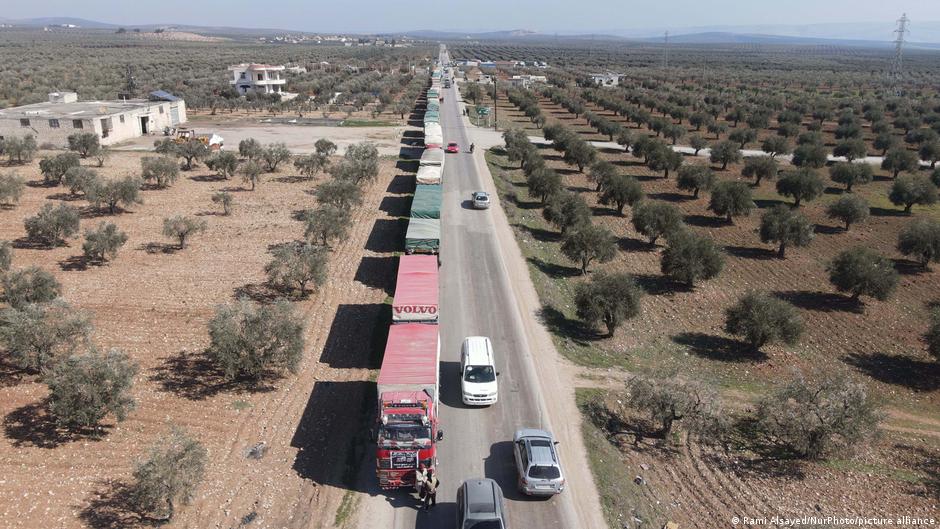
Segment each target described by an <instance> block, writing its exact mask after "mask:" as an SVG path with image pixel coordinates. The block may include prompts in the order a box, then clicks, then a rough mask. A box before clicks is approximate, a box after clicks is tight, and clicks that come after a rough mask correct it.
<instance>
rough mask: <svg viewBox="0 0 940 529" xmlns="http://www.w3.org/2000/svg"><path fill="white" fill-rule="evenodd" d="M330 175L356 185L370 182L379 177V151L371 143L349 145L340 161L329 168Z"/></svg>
mask: <svg viewBox="0 0 940 529" xmlns="http://www.w3.org/2000/svg"><path fill="white" fill-rule="evenodd" d="M330 174H332V175H333V176H334V177H335V178H337V179H340V180H350V181H352V182H355V183H356V184H357V185H358V184H361V183H362V182H372V181H373V180H375V179H376V178H378V176H379V150H378V149H377V148H376V147H375V144H373V143H372V142H361V143H356V144H353V145H350V146H349V147H347V148H346V152H345V153H344V154H343V159H342V161H340V162H339V163H338V164H334V165H333V166H332V167H331V168H330Z"/></svg>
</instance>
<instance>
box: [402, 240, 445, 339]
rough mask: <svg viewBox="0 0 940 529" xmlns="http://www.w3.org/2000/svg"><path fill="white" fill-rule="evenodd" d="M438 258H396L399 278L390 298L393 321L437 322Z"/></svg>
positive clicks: (422, 256)
mask: <svg viewBox="0 0 940 529" xmlns="http://www.w3.org/2000/svg"><path fill="white" fill-rule="evenodd" d="M437 281H438V268H437V258H436V257H434V256H433V255H403V256H401V257H399V258H398V279H397V281H396V282H395V297H394V298H393V301H392V322H393V323H404V322H412V323H417V322H421V323H437V315H438V307H439V301H438V300H439V294H438V287H437Z"/></svg>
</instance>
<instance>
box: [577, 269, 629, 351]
mask: <svg viewBox="0 0 940 529" xmlns="http://www.w3.org/2000/svg"><path fill="white" fill-rule="evenodd" d="M642 297H643V291H642V290H641V289H640V287H638V286H637V284H636V281H634V280H633V278H632V277H630V275H629V274H622V273H620V274H605V273H603V272H599V273H597V274H596V275H595V276H594V277H592V278H591V279H590V280H589V281H585V282H581V283H578V285H577V286H576V287H575V296H574V304H575V307H576V308H577V314H578V318H580V319H581V320H582V321H583V322H585V323H586V324H588V325H592V326H593V325H597V324H598V323H600V322H603V323H604V326H605V327H607V335H608V336H613V335H614V332H615V331H616V330H617V328H618V327H619V326H620V324H621V323H623V321H624V320H628V319H630V318H633V317H635V316H636V315H638V314H639V313H640V301H641V299H642Z"/></svg>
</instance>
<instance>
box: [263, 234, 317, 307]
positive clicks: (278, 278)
mask: <svg viewBox="0 0 940 529" xmlns="http://www.w3.org/2000/svg"><path fill="white" fill-rule="evenodd" d="M264 272H265V273H266V274H267V276H268V282H269V283H270V284H271V285H273V286H275V287H277V288H278V289H280V290H282V291H288V292H290V291H294V290H296V291H298V292H299V294H300V295H301V296H304V295H306V294H307V285H308V284H310V283H313V285H314V289H316V288H318V287H319V286H320V285H322V284H323V282H324V281H326V274H327V253H326V251H325V248H324V247H322V246H317V245H314V244H310V243H304V244H283V245H281V246H278V247H277V249H275V250H274V257H273V258H272V259H271V262H269V263H268V264H267V265H266V266H265V267H264Z"/></svg>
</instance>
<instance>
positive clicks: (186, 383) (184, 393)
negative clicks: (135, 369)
mask: <svg viewBox="0 0 940 529" xmlns="http://www.w3.org/2000/svg"><path fill="white" fill-rule="evenodd" d="M282 377H283V375H281V374H280V373H278V372H270V373H265V374H264V375H262V377H261V378H260V380H259V381H246V380H226V378H225V374H224V373H223V372H222V370H221V369H219V367H218V366H217V365H216V364H215V362H213V360H212V359H211V358H210V357H209V355H208V354H207V353H206V352H205V351H199V352H189V351H186V350H182V351H180V352H179V353H177V354H175V355H171V356H168V357H166V358H164V359H163V363H162V364H160V365H158V366H157V367H155V368H153V372H152V374H151V375H150V376H149V377H148V380H149V381H150V382H154V383H156V384H158V385H159V386H160V389H161V390H162V391H166V392H168V393H173V394H174V395H177V396H179V397H182V398H184V399H187V400H204V399H207V398H209V397H213V396H215V395H218V394H219V393H222V392H225V391H238V392H247V393H267V392H269V391H273V390H274V389H276V388H275V386H274V384H273V382H274V381H276V380H278V379H280V378H282Z"/></svg>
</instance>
